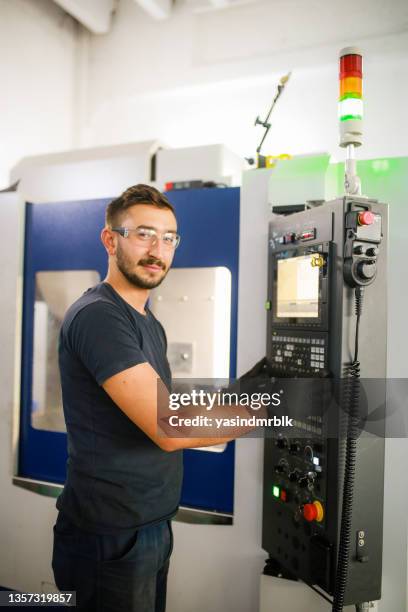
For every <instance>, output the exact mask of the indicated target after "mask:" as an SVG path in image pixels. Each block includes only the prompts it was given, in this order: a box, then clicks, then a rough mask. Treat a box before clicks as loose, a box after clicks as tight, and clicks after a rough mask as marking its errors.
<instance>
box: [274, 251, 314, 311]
mask: <svg viewBox="0 0 408 612" xmlns="http://www.w3.org/2000/svg"><path fill="white" fill-rule="evenodd" d="M316 257H317V258H318V257H319V254H318V253H310V254H309V253H308V254H307V255H301V256H299V257H291V258H288V259H279V260H278V275H277V281H278V282H277V312H276V316H277V317H278V318H286V319H291V318H299V317H301V318H317V317H318V316H319V267H318V266H316V265H312V264H313V261H314V260H315V259H316Z"/></svg>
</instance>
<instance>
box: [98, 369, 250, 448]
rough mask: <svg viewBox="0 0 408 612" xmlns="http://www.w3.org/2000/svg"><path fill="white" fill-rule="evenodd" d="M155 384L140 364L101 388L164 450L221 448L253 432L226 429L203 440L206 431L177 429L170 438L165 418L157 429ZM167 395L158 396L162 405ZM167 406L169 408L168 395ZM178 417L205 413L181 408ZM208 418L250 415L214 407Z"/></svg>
mask: <svg viewBox="0 0 408 612" xmlns="http://www.w3.org/2000/svg"><path fill="white" fill-rule="evenodd" d="M158 382H159V384H162V383H160V381H159V379H158V376H157V373H156V372H155V370H154V369H153V368H152V366H151V365H150V364H148V363H141V364H139V365H136V366H133V367H131V368H128V369H127V370H123V371H122V372H119V373H118V374H115V375H114V376H112V377H111V378H108V380H106V381H105V382H104V383H103V385H102V386H103V388H104V390H105V391H106V393H107V394H108V395H109V396H110V398H111V399H112V400H113V401H114V402H115V404H116V405H117V406H118V407H119V408H120V409H121V410H122V411H123V412H124V413H125V414H126V415H127V416H128V417H129V419H130V420H131V421H133V423H135V424H136V425H137V426H138V427H140V429H142V430H143V431H144V432H145V434H146V435H148V436H149V438H151V440H153V442H155V444H157V445H158V446H159V447H160V448H162V449H163V450H166V451H174V450H179V449H182V448H195V447H204V446H212V445H214V444H224V443H225V442H230V441H231V440H234V439H235V438H237V437H240V436H242V435H244V434H245V433H248V432H249V431H251V430H253V429H254V427H250V426H247V427H237V428H235V429H231V428H228V429H226V430H225V431H224V430H223V429H220V430H218V433H219V436H218V435H214V436H211V437H205V435H204V433H208V428H207V429H206V430H204V429H203V428H195V427H194V428H193V427H186V428H184V429H182V428H181V429H178V432H179V433H178V435H179V436H180V437H169V436H168V434H169V433H170V431H172V432H173V435H174V429H175V428H173V427H171V426H170V425H169V424H168V419H166V418H165V417H164V418H161V419H160V421H159V422H160V428H159V427H158V416H157V415H158ZM162 385H163V384H162ZM163 389H164V385H163ZM166 393H167V392H166V391H164V392H163V394H162V393H160V396H162V395H163V401H164V402H166ZM166 406H168V393H167V404H166ZM180 414H182V416H187V415H188V416H191V417H193V416H196V415H198V414H201V415H203V414H208V413H206V412H205V410H203V409H201V410H200V409H198V408H197V407H196V406H195V407H191V410H189V409H188V407H187V408H183V410H182V413H181V411H180ZM211 416H212V417H214V418H215V417H218V418H227V417H231V416H239V417H241V418H248V416H249V415H248V411H247V409H246V408H245V407H242V406H231V407H226V406H214V408H213V409H212V410H211ZM184 432H185V433H184ZM223 432H224V435H223ZM190 433H191V435H194V434H195V435H194V437H190ZM187 434H188V435H189V437H183V435H187ZM201 434H202V435H201ZM226 434H228V435H226Z"/></svg>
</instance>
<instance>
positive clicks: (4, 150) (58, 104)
mask: <svg viewBox="0 0 408 612" xmlns="http://www.w3.org/2000/svg"><path fill="white" fill-rule="evenodd" d="M77 31H78V27H77V26H76V24H75V23H74V21H73V20H72V19H71V18H70V17H68V16H67V15H66V14H65V13H64V12H63V11H62V10H61V9H59V8H58V7H57V6H56V5H55V4H54V2H52V0H34V1H33V0H0V41H1V42H0V50H1V53H0V83H1V90H2V94H1V96H0V189H1V188H4V187H6V186H8V184H9V172H10V169H11V168H12V167H13V165H14V164H15V163H16V162H17V161H18V160H19V159H20V158H21V157H23V156H26V155H30V154H37V153H47V152H49V151H56V150H61V149H68V148H71V147H72V146H73V143H74V136H75V122H76V119H75V104H76V94H77V90H76V78H77V77H76V72H77V70H76V67H77V63H78V56H77V54H78V50H79V48H78V44H77V38H78V36H77Z"/></svg>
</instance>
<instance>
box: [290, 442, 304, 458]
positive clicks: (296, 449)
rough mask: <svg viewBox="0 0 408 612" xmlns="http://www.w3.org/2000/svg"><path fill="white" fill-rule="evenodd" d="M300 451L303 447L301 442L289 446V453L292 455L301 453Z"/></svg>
mask: <svg viewBox="0 0 408 612" xmlns="http://www.w3.org/2000/svg"><path fill="white" fill-rule="evenodd" d="M300 450H301V446H300V444H299V442H292V443H291V445H290V446H289V452H290V453H292V454H293V455H294V454H296V453H300Z"/></svg>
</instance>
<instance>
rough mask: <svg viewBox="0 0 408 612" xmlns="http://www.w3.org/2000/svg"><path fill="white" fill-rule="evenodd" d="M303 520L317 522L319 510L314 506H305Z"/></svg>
mask: <svg viewBox="0 0 408 612" xmlns="http://www.w3.org/2000/svg"><path fill="white" fill-rule="evenodd" d="M303 518H304V519H306V520H307V521H308V522H309V523H311V522H312V521H315V520H316V518H317V508H316V506H315V505H314V504H305V505H304V506H303Z"/></svg>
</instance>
